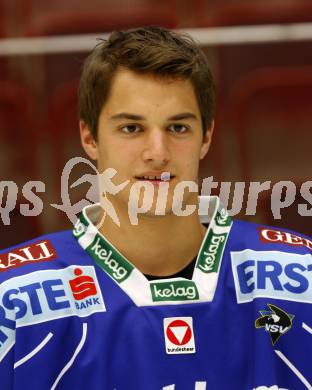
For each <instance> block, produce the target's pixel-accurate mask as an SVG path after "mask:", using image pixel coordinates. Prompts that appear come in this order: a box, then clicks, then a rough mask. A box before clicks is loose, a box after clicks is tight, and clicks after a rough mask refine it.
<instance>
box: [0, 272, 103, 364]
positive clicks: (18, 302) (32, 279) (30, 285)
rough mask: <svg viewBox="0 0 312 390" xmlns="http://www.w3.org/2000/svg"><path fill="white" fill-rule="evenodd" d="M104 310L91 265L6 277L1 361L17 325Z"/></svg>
mask: <svg viewBox="0 0 312 390" xmlns="http://www.w3.org/2000/svg"><path fill="white" fill-rule="evenodd" d="M104 311H106V309H105V304H104V301H103V297H102V293H101V290H100V286H99V283H98V281H97V278H96V274H95V270H94V267H92V266H74V265H73V266H70V267H67V268H64V269H60V270H44V271H37V272H32V273H30V274H27V275H23V276H18V277H15V278H12V279H10V280H7V281H5V282H3V283H2V284H1V290H0V361H1V359H2V358H3V357H4V356H5V354H6V353H7V352H8V350H9V349H10V348H11V347H12V345H13V344H14V343H15V328H18V327H22V326H29V325H33V324H38V323H41V322H46V321H51V320H55V319H59V318H65V317H70V316H79V317H86V316H89V315H91V314H92V313H96V312H104Z"/></svg>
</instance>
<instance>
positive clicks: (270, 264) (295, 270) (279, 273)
mask: <svg viewBox="0 0 312 390" xmlns="http://www.w3.org/2000/svg"><path fill="white" fill-rule="evenodd" d="M231 261H232V270H233V276H234V283H235V289H236V298H237V302H238V303H245V302H250V301H252V300H253V299H255V298H273V299H285V300H289V301H297V302H307V303H312V255H310V254H305V255H299V254H294V253H285V252H278V251H253V250H251V249H246V250H244V251H242V252H231Z"/></svg>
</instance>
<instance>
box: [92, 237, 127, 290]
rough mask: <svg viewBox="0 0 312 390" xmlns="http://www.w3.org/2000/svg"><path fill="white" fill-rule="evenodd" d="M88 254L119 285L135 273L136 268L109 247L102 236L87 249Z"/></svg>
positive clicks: (96, 238)
mask: <svg viewBox="0 0 312 390" xmlns="http://www.w3.org/2000/svg"><path fill="white" fill-rule="evenodd" d="M87 252H88V253H89V254H91V256H92V257H93V258H94V260H95V261H96V263H97V264H98V265H99V266H100V267H101V268H102V269H103V270H104V271H106V272H107V273H108V274H109V275H110V276H111V277H112V278H113V279H115V280H116V282H118V283H121V282H123V281H124V280H126V279H127V278H128V277H129V276H130V274H131V272H132V271H133V268H134V267H133V266H132V265H131V264H130V263H129V262H128V261H126V260H125V259H124V258H123V257H122V255H120V254H119V253H118V252H117V251H115V250H113V248H111V247H110V246H109V245H107V244H106V242H105V240H104V239H103V238H102V237H101V236H100V235H96V236H95V239H94V241H93V242H92V244H91V245H90V246H89V247H88V248H87Z"/></svg>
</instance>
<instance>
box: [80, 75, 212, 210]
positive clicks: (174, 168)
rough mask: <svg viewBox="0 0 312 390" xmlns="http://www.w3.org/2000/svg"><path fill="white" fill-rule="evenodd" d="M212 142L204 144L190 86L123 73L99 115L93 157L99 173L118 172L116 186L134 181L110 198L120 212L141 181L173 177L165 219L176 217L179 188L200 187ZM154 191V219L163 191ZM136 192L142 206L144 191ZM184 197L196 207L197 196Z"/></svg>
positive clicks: (196, 107)
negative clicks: (201, 165)
mask: <svg viewBox="0 0 312 390" xmlns="http://www.w3.org/2000/svg"><path fill="white" fill-rule="evenodd" d="M82 139H83V136H82ZM210 139H211V131H208V132H207V135H206V137H205V139H204V141H203V131H202V124H201V116H200V111H199V107H198V104H197V100H196V97H195V93H194V90H193V86H192V84H191V82H190V81H189V80H174V81H172V80H167V79H163V78H156V77H155V76H152V75H142V74H138V73H135V72H132V71H130V70H127V69H119V70H118V71H117V73H116V74H115V77H114V80H113V83H112V87H111V91H110V95H109V97H108V100H107V102H106V103H105V105H104V106H103V109H102V111H101V113H100V117H99V126H98V140H97V143H96V144H95V146H94V148H95V150H94V153H93V154H92V156H93V158H96V159H97V161H98V170H99V172H103V171H104V170H105V169H107V168H114V169H116V171H117V174H116V176H115V177H114V178H113V179H112V182H113V183H114V184H115V185H119V184H120V183H122V182H125V181H126V180H130V182H129V184H128V185H127V186H126V187H125V189H123V190H122V191H120V192H119V193H117V194H116V195H114V196H113V197H110V198H109V199H110V200H111V202H113V203H114V205H115V206H116V207H117V208H119V207H128V202H129V196H130V190H131V186H132V185H133V184H135V183H138V182H139V181H142V180H140V179H139V177H142V176H143V175H148V176H150V175H152V173H154V175H155V176H156V175H157V174H158V175H160V174H161V172H170V174H171V175H172V176H174V177H172V178H171V179H170V181H169V191H168V196H167V201H166V203H167V204H166V208H165V215H167V214H170V213H172V204H173V203H172V202H173V194H174V189H175V187H176V185H177V184H178V183H179V182H181V181H193V182H195V183H197V182H198V166H199V160H200V159H202V158H204V156H205V155H206V153H207V151H208V148H209V145H210ZM83 143H84V140H83ZM84 146H85V145H84ZM85 149H86V150H87V148H86V146H85ZM87 152H88V150H87ZM88 154H89V155H90V153H88ZM153 189H154V196H153V207H152V208H151V209H150V210H149V212H148V213H146V214H145V216H147V217H148V216H152V215H154V216H155V207H156V199H157V194H158V191H159V187H158V186H157V185H155V184H153ZM136 192H137V194H138V195H139V205H140V203H141V201H142V197H143V190H142V191H141V192H140V191H136ZM184 192H185V193H184V197H183V204H196V203H197V196H198V194H197V193H195V194H194V193H191V192H189V190H188V189H185V191H184Z"/></svg>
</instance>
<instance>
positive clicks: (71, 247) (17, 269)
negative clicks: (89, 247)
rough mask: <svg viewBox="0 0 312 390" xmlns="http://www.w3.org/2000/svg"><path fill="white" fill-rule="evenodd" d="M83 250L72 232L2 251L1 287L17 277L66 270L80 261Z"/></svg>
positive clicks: (48, 235)
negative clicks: (46, 271)
mask: <svg viewBox="0 0 312 390" xmlns="http://www.w3.org/2000/svg"><path fill="white" fill-rule="evenodd" d="M82 255H83V250H82V249H81V247H80V246H79V244H78V242H77V240H76V239H75V238H74V237H73V234H72V231H71V230H66V231H61V232H57V233H51V234H47V235H43V236H40V237H37V238H34V239H32V240H30V241H26V242H24V243H22V244H18V245H14V246H12V247H10V248H7V249H4V250H0V284H1V283H2V282H3V281H5V280H7V279H11V278H12V277H15V276H20V275H25V274H28V273H31V272H35V271H39V270H47V269H57V268H64V267H66V266H68V265H70V264H72V263H73V259H74V260H79V258H81V256H82Z"/></svg>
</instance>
